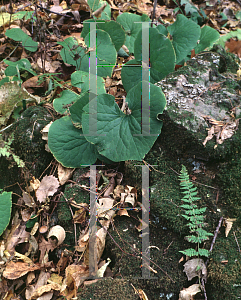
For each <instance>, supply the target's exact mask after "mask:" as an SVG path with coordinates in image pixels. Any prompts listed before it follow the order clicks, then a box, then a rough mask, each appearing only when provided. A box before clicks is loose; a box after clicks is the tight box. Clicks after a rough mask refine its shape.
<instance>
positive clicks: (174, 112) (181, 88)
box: [157, 52, 241, 152]
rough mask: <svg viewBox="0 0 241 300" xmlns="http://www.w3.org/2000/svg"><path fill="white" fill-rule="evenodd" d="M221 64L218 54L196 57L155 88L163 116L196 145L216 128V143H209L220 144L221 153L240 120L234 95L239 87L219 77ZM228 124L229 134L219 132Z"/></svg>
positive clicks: (237, 97) (228, 78) (231, 79)
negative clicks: (161, 99)
mask: <svg viewBox="0 0 241 300" xmlns="http://www.w3.org/2000/svg"><path fill="white" fill-rule="evenodd" d="M226 55H227V54H226ZM221 62H222V64H223V56H222V55H220V54H219V53H214V52H206V53H204V54H200V55H198V56H196V57H195V58H193V59H191V60H189V61H188V62H187V66H184V67H182V68H180V69H179V70H178V71H176V72H174V73H171V74H170V75H169V76H168V77H167V78H166V79H163V80H162V81H161V82H159V83H157V85H159V86H160V87H161V88H162V90H163V92H164V94H165V96H166V100H167V107H166V112H167V115H168V116H169V118H170V119H171V121H172V122H173V123H174V124H175V125H177V126H179V127H180V128H183V129H184V130H186V131H187V134H188V135H192V136H193V138H194V139H195V140H196V142H197V143H198V144H200V145H201V144H202V143H203V142H204V140H205V138H206V137H207V135H208V134H207V129H209V128H210V127H211V126H213V125H217V126H219V127H217V128H216V129H215V130H216V131H217V132H216V133H217V134H216V138H217V141H215V139H213V141H214V142H213V143H217V144H219V143H220V144H222V143H223V145H224V147H220V146H219V148H222V151H224V152H225V151H226V150H225V145H227V144H228V143H226V141H227V139H230V138H231V139H232V137H231V136H232V135H233V134H235V133H236V131H237V130H238V121H237V119H238V118H240V117H241V111H240V108H239V105H240V95H238V93H237V91H236V90H237V89H238V88H240V85H239V84H238V82H237V80H236V79H235V77H234V75H233V74H231V73H220V70H222V68H221V67H220V64H221ZM215 121H218V122H219V123H217V124H216V122H215ZM230 124H231V126H229V127H228V128H231V127H232V128H233V132H232V134H227V132H226V133H225V132H224V131H222V130H223V129H224V128H226V127H227V125H230ZM164 126H165V124H164ZM180 130H181V129H180ZM218 133H219V136H218V137H217V135H218ZM229 133H230V132H229ZM209 134H210V135H211V132H210V133H209ZM213 135H214V133H213ZM210 137H211V136H210ZM221 138H222V140H221ZM224 140H225V141H224ZM206 142H207V143H209V141H206ZM213 143H212V147H211V148H212V150H213V146H214V144H213Z"/></svg>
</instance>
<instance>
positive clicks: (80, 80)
mask: <svg viewBox="0 0 241 300" xmlns="http://www.w3.org/2000/svg"><path fill="white" fill-rule="evenodd" d="M90 81H96V86H97V89H96V94H97V95H100V94H105V92H106V91H105V81H104V79H103V78H102V77H99V76H96V75H93V74H89V73H87V72H83V71H76V72H74V73H72V74H71V83H72V85H73V86H76V87H78V88H80V89H81V93H85V92H87V91H89V89H90V87H89V82H90Z"/></svg>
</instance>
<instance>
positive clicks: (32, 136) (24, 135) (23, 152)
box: [0, 106, 53, 190]
mask: <svg viewBox="0 0 241 300" xmlns="http://www.w3.org/2000/svg"><path fill="white" fill-rule="evenodd" d="M50 121H52V116H51V115H50V114H49V112H48V111H47V110H46V109H45V108H43V107H41V106H31V107H30V108H28V109H27V110H25V111H24V112H23V113H22V114H21V116H20V118H19V119H18V120H17V121H16V122H14V123H13V125H12V126H10V127H9V128H8V129H6V130H4V131H3V133H2V134H3V139H4V140H5V141H7V140H8V138H9V136H11V135H12V134H13V137H14V139H13V142H12V144H11V148H12V149H13V152H14V154H16V155H18V156H19V157H20V158H21V159H22V160H23V161H24V162H25V168H23V169H22V168H18V167H17V166H16V164H14V165H13V160H12V159H11V157H10V158H9V159H6V157H4V156H1V157H0V188H4V187H6V186H9V185H12V184H16V183H17V182H19V183H20V182H23V181H26V180H28V179H31V177H32V176H35V177H36V178H38V177H39V176H40V175H41V174H42V172H43V171H44V170H45V169H46V167H47V166H48V165H49V163H50V161H51V160H52V158H53V156H52V154H50V153H48V152H46V151H45V143H46V142H45V141H44V140H42V134H41V130H42V129H43V127H44V126H45V125H47V124H48V123H49V122H50ZM10 190H13V189H12V187H10Z"/></svg>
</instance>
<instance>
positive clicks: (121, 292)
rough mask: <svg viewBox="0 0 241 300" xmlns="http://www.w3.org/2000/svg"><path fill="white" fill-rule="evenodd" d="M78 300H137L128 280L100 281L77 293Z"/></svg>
mask: <svg viewBox="0 0 241 300" xmlns="http://www.w3.org/2000/svg"><path fill="white" fill-rule="evenodd" d="M78 299H79V300H80V299H81V300H90V299H91V300H101V299H103V300H113V299H116V300H123V299H129V300H138V299H139V296H138V295H137V294H135V291H134V289H133V287H132V286H131V284H130V282H129V281H128V280H122V279H110V278H107V279H101V280H99V281H97V282H96V283H93V284H91V285H89V286H85V287H84V288H81V289H80V290H79V293H78Z"/></svg>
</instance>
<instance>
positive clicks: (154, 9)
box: [151, 0, 157, 27]
mask: <svg viewBox="0 0 241 300" xmlns="http://www.w3.org/2000/svg"><path fill="white" fill-rule="evenodd" d="M156 5H157V0H154V4H153V12H152V21H151V27H153V22H154V19H155V16H156Z"/></svg>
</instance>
